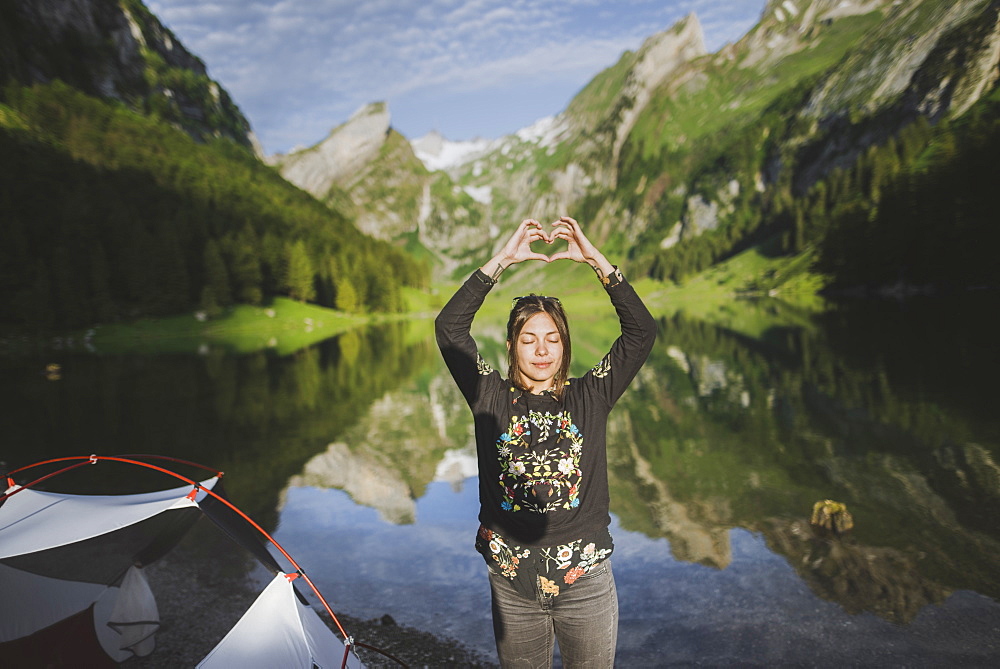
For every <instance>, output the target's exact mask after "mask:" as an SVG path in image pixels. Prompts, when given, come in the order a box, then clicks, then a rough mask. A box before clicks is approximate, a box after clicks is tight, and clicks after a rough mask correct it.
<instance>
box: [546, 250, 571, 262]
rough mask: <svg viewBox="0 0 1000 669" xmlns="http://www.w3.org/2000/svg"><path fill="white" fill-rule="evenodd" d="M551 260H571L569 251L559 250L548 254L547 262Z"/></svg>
mask: <svg viewBox="0 0 1000 669" xmlns="http://www.w3.org/2000/svg"><path fill="white" fill-rule="evenodd" d="M553 260H572V256H571V255H570V254H569V251H559V252H558V253H553V254H552V255H550V256H549V262H552V261H553Z"/></svg>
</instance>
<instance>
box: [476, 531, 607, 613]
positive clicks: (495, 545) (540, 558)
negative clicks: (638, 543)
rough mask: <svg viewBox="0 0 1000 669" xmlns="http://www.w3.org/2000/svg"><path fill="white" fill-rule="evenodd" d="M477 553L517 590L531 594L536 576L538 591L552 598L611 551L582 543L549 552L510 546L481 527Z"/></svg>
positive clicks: (541, 549) (497, 535)
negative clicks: (524, 590)
mask: <svg viewBox="0 0 1000 669" xmlns="http://www.w3.org/2000/svg"><path fill="white" fill-rule="evenodd" d="M476 549H477V550H478V551H479V552H480V553H482V555H483V557H485V558H486V559H487V561H488V562H490V563H491V564H493V566H494V567H495V568H496V569H499V571H500V574H502V575H503V576H504V577H506V578H507V579H509V580H510V581H512V582H514V584H515V586H520V587H519V589H527V590H528V591H529V592H530V584H531V583H532V582H534V578H535V577H536V576H537V577H538V579H539V580H538V582H537V584H538V586H539V587H540V589H541V591H542V592H543V593H544V594H546V595H550V596H553V597H554V596H556V595H558V594H559V593H560V592H561V591H562V589H565V588H566V587H569V586H571V585H573V584H574V583H576V582H577V580H579V578H580V577H581V576H583V575H584V574H587V573H589V572H590V571H591V570H592V569H594V567H596V566H597V565H599V564H600V563H601V562H603V561H604V560H605V559H606V558H607V557H608V556H609V555H611V553H612V550H613V548H612V547H611V545H610V544H608V545H606V546H601V547H598V545H597V544H596V543H595V542H594V541H590V540H584V539H578V540H576V541H571V542H570V543H568V544H563V545H560V546H551V547H549V548H523V547H521V546H511V545H509V544H508V543H507V542H506V541H505V540H504V538H503V537H502V536H500V535H499V534H497V533H496V532H494V531H493V530H490V529H487V528H485V527H482V526H480V527H479V535H478V536H477V537H476ZM543 574H544V575H543Z"/></svg>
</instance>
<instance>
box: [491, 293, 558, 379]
mask: <svg viewBox="0 0 1000 669" xmlns="http://www.w3.org/2000/svg"><path fill="white" fill-rule="evenodd" d="M542 312H545V313H547V314H548V315H549V316H550V317H551V318H552V321H553V322H554V323H555V324H556V330H557V331H558V332H559V339H560V341H562V345H563V352H562V360H561V361H560V362H559V369H558V370H556V375H555V376H554V377H553V379H552V394H553V395H555V396H556V397H557V398H561V397H562V392H563V388H564V387H565V386H566V380H567V379H568V378H569V361H570V352H571V347H570V340H569V321H568V320H567V318H566V312H565V311H563V307H562V302H560V301H559V298H556V297H548V296H545V295H535V294H534V293H532V294H531V295H525V296H524V297H515V298H514V303H513V305H512V306H511V309H510V317H509V318H508V319H507V378H508V379H509V380H510V382H511V383H513V384H514V385H515V386H517V387H518V388H520V389H521V390H527V388H525V387H524V385H523V384H522V383H521V371H520V369H519V367H518V364H517V363H518V359H517V346H516V345H515V342H516V341H517V338H518V337H519V336H520V335H521V330H522V329H523V328H524V324H525V323H527V322H528V319H529V318H531V317H532V316H534V315H535V314H538V313H542Z"/></svg>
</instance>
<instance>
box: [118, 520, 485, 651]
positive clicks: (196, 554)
mask: <svg viewBox="0 0 1000 669" xmlns="http://www.w3.org/2000/svg"><path fill="white" fill-rule="evenodd" d="M209 544H210V545H206V543H204V542H202V541H198V540H194V541H188V540H186V541H185V542H183V543H182V544H181V545H180V546H178V547H176V548H175V549H174V550H172V551H171V552H170V553H168V554H167V555H166V556H164V557H163V558H161V559H160V560H158V561H157V562H155V563H153V564H151V565H149V566H148V567H146V569H145V571H146V576H147V579H148V580H149V584H150V587H151V588H152V590H153V592H154V594H155V595H156V601H157V607H158V609H159V612H160V630H159V632H158V633H157V635H156V649H155V650H154V651H153V652H152V653H151V654H150V655H148V656H146V657H141V658H133V659H131V660H128V661H127V662H125V663H123V664H122V666H123V667H125V668H126V669H153V668H157V669H158V668H165V667H170V668H171V669H173V668H176V667H194V666H195V665H197V664H198V662H200V661H201V660H202V658H204V657H205V655H207V654H208V652H209V651H211V649H212V648H213V647H214V646H215V644H217V643H218V642H219V640H221V639H222V637H224V636H225V635H226V633H227V632H228V631H229V629H230V628H231V627H232V626H233V625H235V624H236V622H237V621H238V620H239V619H240V617H241V616H242V615H243V614H244V613H245V612H246V610H247V609H248V608H249V607H250V605H251V604H252V603H253V601H254V599H255V598H256V597H257V595H258V594H259V592H260V588H259V587H258V586H257V585H256V584H255V583H254V582H253V579H252V578H250V577H249V576H248V574H247V570H246V557H245V555H242V554H240V553H239V552H238V551H237V550H236V549H235V546H233V545H231V544H230V545H227V546H224V547H220V546H219V545H218V542H216V541H210V542H209ZM220 553H224V554H220ZM336 613H337V618H338V619H339V620H340V623H341V624H342V625H343V626H344V629H346V630H347V632H348V633H349V634H351V635H352V636H353V637H354V639H355V641H356V642H357V643H358V644H365V645H367V646H372V647H374V648H378V649H380V650H382V651H383V652H385V653H388V654H389V655H390V656H392V657H394V658H397V659H398V660H399V662H397V661H395V660H393V659H390V658H389V657H386V656H385V655H382V654H380V653H377V652H374V651H372V650H368V649H367V648H364V647H363V646H360V645H359V647H358V649H357V654H358V657H360V658H361V660H362V661H363V662H364V663H365V665H366V666H367V667H369V668H371V669H375V668H380V667H399V666H401V665H400V663H403V665H405V666H409V667H470V668H473V667H475V668H479V667H495V666H496V663H495V662H494V661H493V659H492V658H486V657H483V656H482V655H481V654H479V653H478V652H477V651H473V650H471V649H468V648H466V647H464V646H463V645H462V644H460V643H458V642H457V641H454V640H452V639H447V638H441V637H438V636H435V635H434V634H431V633H429V632H425V631H422V630H417V629H413V628H410V627H407V626H405V625H398V624H396V622H395V621H394V620H393V619H392V617H391V616H390V615H388V614H386V615H383V616H381V617H379V618H374V619H370V620H365V619H361V618H355V617H352V616H350V615H346V614H342V613H340V612H339V611H338V612H336ZM323 617H324V618H325V619H327V623H328V624H330V625H331V627H332V628H334V629H335V627H334V626H333V625H332V621H330V620H328V616H327V615H326V614H325V613H324V614H323ZM337 638H338V639H339V638H340V636H339V633H338V634H337Z"/></svg>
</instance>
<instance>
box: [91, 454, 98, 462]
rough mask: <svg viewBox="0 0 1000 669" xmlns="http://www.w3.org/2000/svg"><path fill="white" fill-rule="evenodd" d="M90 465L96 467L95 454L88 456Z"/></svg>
mask: <svg viewBox="0 0 1000 669" xmlns="http://www.w3.org/2000/svg"><path fill="white" fill-rule="evenodd" d="M90 464H92V465H96V464H97V453H91V454H90Z"/></svg>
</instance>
